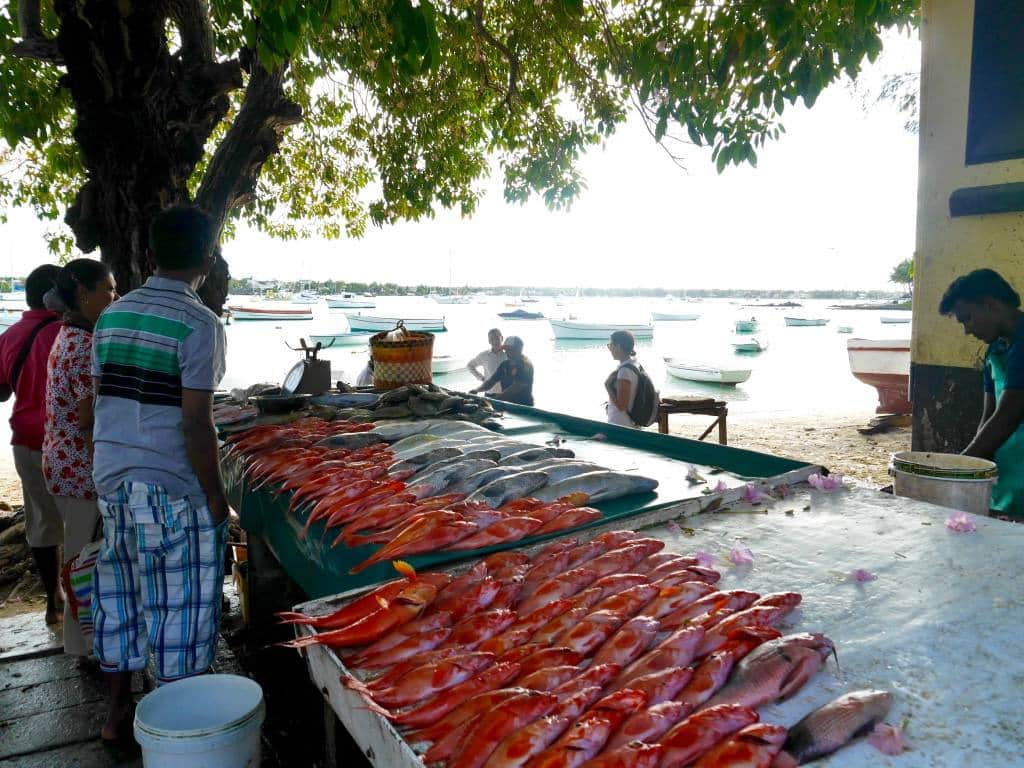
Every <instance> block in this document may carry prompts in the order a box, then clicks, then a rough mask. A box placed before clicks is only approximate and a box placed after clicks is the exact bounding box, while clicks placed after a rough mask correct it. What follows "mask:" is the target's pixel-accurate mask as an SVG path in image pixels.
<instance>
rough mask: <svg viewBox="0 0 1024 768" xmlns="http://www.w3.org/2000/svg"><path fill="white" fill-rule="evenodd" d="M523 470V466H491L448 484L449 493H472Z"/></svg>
mask: <svg viewBox="0 0 1024 768" xmlns="http://www.w3.org/2000/svg"><path fill="white" fill-rule="evenodd" d="M521 471H522V468H521V467H503V466H500V465H499V466H497V467H491V468H490V469H485V470H483V471H482V472H477V473H476V474H475V475H470V476H469V477H467V478H466V479H465V480H463V481H462V482H461V483H456V484H455V485H450V486H448V492H449V493H472V492H473V491H475V490H476V489H477V488H481V487H483V486H485V485H487V484H488V483H492V482H494V481H495V480H497V479H498V478H501V477H508V476H509V475H515V474H518V473H519V472H521Z"/></svg>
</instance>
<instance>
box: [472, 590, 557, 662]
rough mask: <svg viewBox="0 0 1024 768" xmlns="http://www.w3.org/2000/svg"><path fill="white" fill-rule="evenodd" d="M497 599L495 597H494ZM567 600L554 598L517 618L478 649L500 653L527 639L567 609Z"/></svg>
mask: <svg viewBox="0 0 1024 768" xmlns="http://www.w3.org/2000/svg"><path fill="white" fill-rule="evenodd" d="M495 600H497V598H495ZM568 607H569V601H568V600H556V601H554V602H553V603H549V604H548V605H546V606H544V607H543V608H538V609H537V610H536V611H534V612H533V613H531V614H528V615H527V616H524V617H523V618H521V619H519V620H518V621H517V622H516V623H515V624H513V625H512V626H510V627H509V628H508V629H506V630H505V631H504V632H502V633H501V634H500V635H497V636H495V637H492V638H491V639H490V640H487V641H486V642H485V643H483V645H481V646H480V650H482V651H488V652H490V653H494V654H497V655H499V656H500V655H501V654H503V653H505V652H507V651H510V650H512V649H513V648H516V647H518V646H520V645H522V644H523V643H525V642H526V641H527V640H529V639H530V638H531V637H532V636H533V635H534V634H536V632H537V630H539V629H540V628H541V627H543V626H544V625H545V624H547V623H548V622H549V621H551V620H552V619H553V618H554V617H556V616H559V615H561V614H562V613H564V612H565V611H566V609H568Z"/></svg>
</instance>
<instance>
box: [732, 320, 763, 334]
mask: <svg viewBox="0 0 1024 768" xmlns="http://www.w3.org/2000/svg"><path fill="white" fill-rule="evenodd" d="M757 328H758V323H757V319H756V318H753V317H752V318H750V319H749V320H737V321H736V333H754V332H755V331H757Z"/></svg>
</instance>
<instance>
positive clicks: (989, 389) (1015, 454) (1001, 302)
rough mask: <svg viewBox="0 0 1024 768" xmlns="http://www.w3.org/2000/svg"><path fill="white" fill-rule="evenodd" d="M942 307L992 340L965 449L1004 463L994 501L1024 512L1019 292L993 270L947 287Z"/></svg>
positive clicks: (1004, 509) (1023, 331)
mask: <svg viewBox="0 0 1024 768" xmlns="http://www.w3.org/2000/svg"><path fill="white" fill-rule="evenodd" d="M939 312H940V313H942V314H943V315H947V316H952V317H954V318H956V320H957V322H959V323H960V324H961V325H962V326H963V327H964V331H965V332H966V333H968V334H970V335H971V336H974V337H975V338H977V339H980V340H981V341H983V342H985V343H986V344H988V351H987V352H986V353H985V366H984V372H983V376H984V384H985V403H984V409H983V412H982V416H981V423H980V424H979V425H978V432H977V434H975V436H974V439H973V440H971V443H970V445H968V446H967V447H966V448H965V449H964V451H963V452H964V454H966V455H968V456H977V457H978V458H982V459H991V460H992V461H995V463H996V465H997V466H998V467H999V479H998V481H997V482H996V485H995V487H994V488H993V489H992V500H991V503H990V506H991V508H992V510H993V511H996V512H999V513H1001V514H1004V515H1011V516H1015V517H1024V427H1022V423H1024V312H1021V310H1020V295H1019V294H1018V293H1017V292H1016V291H1015V290H1014V289H1013V288H1012V287H1011V286H1010V284H1009V283H1007V282H1006V280H1004V279H1003V277H1002V276H1001V275H1000V274H999V273H998V272H995V271H994V270H991V269H977V270H975V271H974V272H971V273H969V274H967V275H964V276H963V277H959V278H957V279H956V280H954V281H953V283H952V284H951V285H950V286H949V288H947V289H946V294H945V295H944V296H943V297H942V302H941V303H940V304H939Z"/></svg>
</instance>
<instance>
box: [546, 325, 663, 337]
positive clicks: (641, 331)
mask: <svg viewBox="0 0 1024 768" xmlns="http://www.w3.org/2000/svg"><path fill="white" fill-rule="evenodd" d="M548 322H549V323H551V330H552V331H554V333H555V338H556V339H590V340H596V339H605V340H607V339H608V337H609V336H611V335H612V334H613V333H615V332H616V331H629V332H630V333H632V334H633V337H634V338H635V339H637V340H642V339H653V338H654V326H652V325H625V324H621V323H581V322H578V321H575V320H549V321H548Z"/></svg>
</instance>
